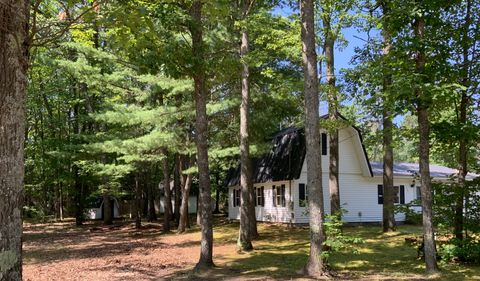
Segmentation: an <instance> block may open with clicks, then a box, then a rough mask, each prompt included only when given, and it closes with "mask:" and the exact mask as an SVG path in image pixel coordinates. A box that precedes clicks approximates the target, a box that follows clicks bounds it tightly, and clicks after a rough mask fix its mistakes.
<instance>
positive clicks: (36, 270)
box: [24, 219, 480, 280]
mask: <svg viewBox="0 0 480 281" xmlns="http://www.w3.org/2000/svg"><path fill="white" fill-rule="evenodd" d="M71 225H72V222H66V223H55V224H26V225H25V231H24V233H25V234H24V240H25V242H24V279H25V280H165V279H167V280H168V279H175V280H177V279H187V280H199V279H204V280H215V279H217V280H225V279H226V280H245V279H250V280H291V279H294V280H297V279H298V280H300V279H302V277H301V276H300V275H298V274H297V273H296V272H297V271H298V270H299V269H300V268H301V267H302V266H303V265H304V263H305V261H306V259H307V253H308V246H309V245H308V229H307V228H303V227H294V228H289V227H287V226H285V225H272V224H261V223H260V224H259V232H260V235H261V238H260V239H259V240H257V241H254V247H255V251H254V252H250V253H237V252H236V238H237V235H238V223H237V222H233V223H229V222H228V221H226V220H224V219H217V220H216V223H215V227H214V234H215V241H214V261H215V263H216V265H217V268H216V269H214V270H212V271H211V272H209V273H207V274H204V275H202V276H192V275H191V274H190V269H191V268H192V267H193V266H194V265H195V263H196V261H197V260H198V254H199V242H198V241H199V239H200V234H199V230H198V229H196V228H194V229H192V230H191V231H189V232H188V233H186V234H182V235H177V234H175V233H171V234H162V232H161V230H162V229H161V224H156V223H150V224H146V225H145V227H143V228H142V229H141V230H140V231H137V230H135V228H134V227H133V224H131V223H129V222H122V223H121V224H116V225H115V226H113V227H103V226H101V225H98V224H96V223H90V224H87V225H85V226H83V227H80V228H78V227H72V226H71ZM344 231H345V232H346V233H348V234H352V235H356V236H359V237H361V238H362V239H363V240H364V243H363V244H360V245H358V246H356V252H357V253H355V254H353V253H351V252H339V253H334V254H332V255H331V256H330V257H329V262H330V265H331V267H332V269H333V271H334V272H335V274H336V276H335V277H334V279H338V280H352V279H353V280H424V279H426V277H425V276H424V275H423V270H424V265H423V264H424V263H423V261H421V260H419V259H417V258H416V257H417V250H416V249H415V247H414V246H412V245H409V244H408V243H406V242H405V238H407V237H414V236H416V235H419V234H420V233H421V228H420V227H417V226H400V227H399V230H398V231H397V232H394V233H390V234H382V232H381V228H380V227H378V226H357V227H346V228H345V229H344ZM441 268H442V273H441V274H440V275H437V276H434V277H431V278H429V280H480V267H479V266H475V265H460V264H446V265H442V266H441Z"/></svg>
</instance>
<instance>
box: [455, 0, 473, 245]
mask: <svg viewBox="0 0 480 281" xmlns="http://www.w3.org/2000/svg"><path fill="white" fill-rule="evenodd" d="M466 4H467V7H466V9H467V10H466V14H465V26H464V30H463V37H462V51H463V54H462V55H463V66H462V76H463V77H462V81H461V84H462V85H463V86H464V87H465V90H464V91H463V92H462V96H461V100H460V109H459V111H460V112H459V115H458V117H459V120H458V123H459V125H460V127H463V126H465V125H467V109H468V107H469V96H468V89H469V87H470V73H469V65H470V62H469V58H468V53H469V52H468V51H469V47H470V46H469V43H468V42H469V40H470V38H469V34H468V30H469V28H470V25H471V24H472V23H471V21H472V20H471V5H472V3H471V0H467V3H466ZM467 174H468V147H467V139H466V136H465V134H461V135H460V141H459V146H458V184H459V188H460V190H459V193H460V194H457V200H456V202H455V218H454V230H453V233H454V234H455V238H457V239H460V240H462V239H463V229H464V227H463V225H464V213H463V209H464V200H465V177H466V176H467Z"/></svg>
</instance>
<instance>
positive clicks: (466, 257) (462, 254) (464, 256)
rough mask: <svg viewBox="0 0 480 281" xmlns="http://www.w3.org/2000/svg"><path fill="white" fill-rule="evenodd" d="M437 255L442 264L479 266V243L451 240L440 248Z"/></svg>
mask: <svg viewBox="0 0 480 281" xmlns="http://www.w3.org/2000/svg"><path fill="white" fill-rule="evenodd" d="M438 255H439V256H440V258H441V259H442V261H444V262H459V261H460V262H467V263H476V264H480V242H479V241H475V240H472V239H464V240H458V239H452V240H450V241H449V242H448V243H447V244H444V245H442V246H440V249H439V250H438Z"/></svg>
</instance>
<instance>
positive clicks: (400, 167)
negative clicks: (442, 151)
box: [370, 162, 480, 180]
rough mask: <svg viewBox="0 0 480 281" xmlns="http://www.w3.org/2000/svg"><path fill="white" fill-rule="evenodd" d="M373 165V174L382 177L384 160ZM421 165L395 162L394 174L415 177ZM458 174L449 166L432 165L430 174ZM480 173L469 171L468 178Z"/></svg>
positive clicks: (442, 176) (441, 177)
mask: <svg viewBox="0 0 480 281" xmlns="http://www.w3.org/2000/svg"><path fill="white" fill-rule="evenodd" d="M370 166H371V167H372V171H373V175H374V176H376V177H381V176H382V175H383V163H382V162H370ZM419 173H420V172H419V166H418V163H394V164H393V175H394V176H398V177H402V176H403V177H412V178H413V177H414V176H415V175H419ZM456 174H458V170H455V169H451V168H448V167H443V166H437V165H430V176H431V177H433V178H439V179H447V178H450V177H452V176H455V175H456ZM479 176H480V175H477V174H473V173H468V175H467V180H472V179H474V178H476V177H479Z"/></svg>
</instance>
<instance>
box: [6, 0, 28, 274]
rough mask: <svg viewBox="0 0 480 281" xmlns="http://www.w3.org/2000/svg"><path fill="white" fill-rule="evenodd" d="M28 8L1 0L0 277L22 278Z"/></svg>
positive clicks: (12, 0) (22, 3)
mask: <svg viewBox="0 0 480 281" xmlns="http://www.w3.org/2000/svg"><path fill="white" fill-rule="evenodd" d="M29 7H30V1H23V0H0V25H1V28H0V50H2V51H1V52H0V159H1V160H0V280H22V207H23V180H24V140H25V139H24V138H25V96H26V94H25V93H26V85H27V69H28V47H29V46H28V38H27V32H28V15H29Z"/></svg>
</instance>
